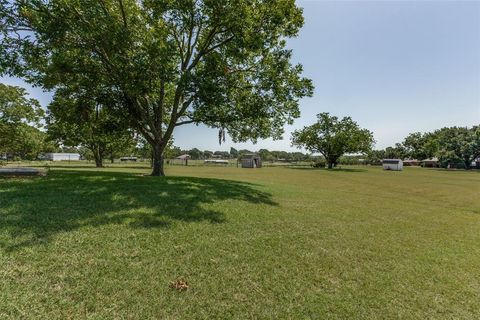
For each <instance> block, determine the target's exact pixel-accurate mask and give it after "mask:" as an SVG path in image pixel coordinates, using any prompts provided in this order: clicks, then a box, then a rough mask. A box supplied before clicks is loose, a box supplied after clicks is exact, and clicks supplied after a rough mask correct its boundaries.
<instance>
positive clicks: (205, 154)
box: [203, 150, 213, 159]
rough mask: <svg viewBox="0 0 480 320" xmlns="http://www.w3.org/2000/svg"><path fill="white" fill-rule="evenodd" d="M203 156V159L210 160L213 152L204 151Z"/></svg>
mask: <svg viewBox="0 0 480 320" xmlns="http://www.w3.org/2000/svg"><path fill="white" fill-rule="evenodd" d="M203 156H204V157H205V159H210V158H211V157H212V156H213V152H212V151H210V150H204V151H203Z"/></svg>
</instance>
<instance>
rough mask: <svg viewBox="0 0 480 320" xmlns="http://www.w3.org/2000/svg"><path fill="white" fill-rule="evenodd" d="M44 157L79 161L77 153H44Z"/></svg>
mask: <svg viewBox="0 0 480 320" xmlns="http://www.w3.org/2000/svg"><path fill="white" fill-rule="evenodd" d="M45 157H46V159H47V160H50V161H79V160H80V154H78V153H46V154H45Z"/></svg>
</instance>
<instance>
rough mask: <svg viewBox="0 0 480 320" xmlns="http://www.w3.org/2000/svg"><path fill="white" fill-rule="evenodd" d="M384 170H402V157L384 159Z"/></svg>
mask: <svg viewBox="0 0 480 320" xmlns="http://www.w3.org/2000/svg"><path fill="white" fill-rule="evenodd" d="M382 165H383V170H393V171H402V170H403V161H402V160H401V159H383V160H382Z"/></svg>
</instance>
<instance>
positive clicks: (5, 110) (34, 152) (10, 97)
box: [0, 83, 46, 160]
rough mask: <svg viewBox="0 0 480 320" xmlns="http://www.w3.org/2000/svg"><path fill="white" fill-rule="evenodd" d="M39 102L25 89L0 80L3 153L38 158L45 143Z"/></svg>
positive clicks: (0, 124)
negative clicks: (41, 129) (29, 96)
mask: <svg viewBox="0 0 480 320" xmlns="http://www.w3.org/2000/svg"><path fill="white" fill-rule="evenodd" d="M43 114H44V112H43V110H42V109H41V107H40V103H39V102H38V101H37V100H35V99H32V98H28V95H27V92H26V90H25V89H23V88H20V87H14V86H8V85H5V84H2V83H0V153H8V154H11V155H13V156H19V157H21V158H24V159H30V160H33V159H35V158H36V157H37V156H38V154H39V153H40V152H41V151H43V149H44V147H45V146H46V142H45V134H44V132H42V131H40V130H39V129H38V128H40V127H41V123H40V122H41V119H42V117H43Z"/></svg>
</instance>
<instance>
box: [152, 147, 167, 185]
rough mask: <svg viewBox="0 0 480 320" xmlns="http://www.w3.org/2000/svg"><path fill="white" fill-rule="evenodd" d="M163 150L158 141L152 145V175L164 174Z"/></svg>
mask: <svg viewBox="0 0 480 320" xmlns="http://www.w3.org/2000/svg"><path fill="white" fill-rule="evenodd" d="M163 150H164V148H163V147H162V146H161V144H160V143H156V144H155V145H154V146H153V162H152V176H155V177H164V176H165V172H164V170H163Z"/></svg>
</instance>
